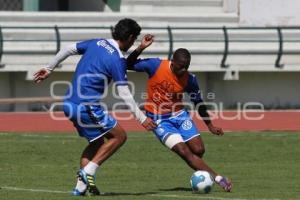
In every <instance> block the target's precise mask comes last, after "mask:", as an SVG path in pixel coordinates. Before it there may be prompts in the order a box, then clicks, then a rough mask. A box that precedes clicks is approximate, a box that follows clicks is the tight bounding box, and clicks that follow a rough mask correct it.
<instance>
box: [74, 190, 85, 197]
mask: <svg viewBox="0 0 300 200" xmlns="http://www.w3.org/2000/svg"><path fill="white" fill-rule="evenodd" d="M72 195H73V196H84V195H85V191H84V192H79V190H77V189H73V191H72Z"/></svg>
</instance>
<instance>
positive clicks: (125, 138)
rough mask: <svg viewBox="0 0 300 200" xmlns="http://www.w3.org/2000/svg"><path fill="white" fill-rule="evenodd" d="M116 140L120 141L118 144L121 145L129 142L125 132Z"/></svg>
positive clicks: (118, 135)
mask: <svg viewBox="0 0 300 200" xmlns="http://www.w3.org/2000/svg"><path fill="white" fill-rule="evenodd" d="M116 139H117V140H118V143H119V144H120V145H122V144H124V143H125V142H126V140H127V135H126V133H125V131H121V132H120V133H119V134H117V137H116Z"/></svg>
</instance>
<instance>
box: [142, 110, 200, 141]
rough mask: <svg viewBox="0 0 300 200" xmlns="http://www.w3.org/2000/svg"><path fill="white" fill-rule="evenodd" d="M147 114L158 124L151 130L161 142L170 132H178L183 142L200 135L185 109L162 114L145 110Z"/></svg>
mask: <svg viewBox="0 0 300 200" xmlns="http://www.w3.org/2000/svg"><path fill="white" fill-rule="evenodd" d="M147 116H148V117H150V118H152V119H153V120H154V121H155V122H156V124H157V125H158V126H157V128H156V129H155V130H154V131H153V132H154V134H155V135H156V137H157V138H158V139H159V140H160V141H161V142H162V143H163V144H164V143H165V141H166V139H167V138H168V137H169V136H170V135H172V134H179V135H180V136H181V137H182V139H183V141H184V142H187V141H189V140H190V139H192V138H194V137H196V136H198V135H200V134H199V131H198V129H197V127H196V125H195V124H194V122H193V120H192V119H191V117H190V115H189V113H188V112H187V111H185V110H181V111H179V112H176V113H170V114H164V115H155V114H152V113H149V112H147Z"/></svg>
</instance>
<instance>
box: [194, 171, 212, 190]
mask: <svg viewBox="0 0 300 200" xmlns="http://www.w3.org/2000/svg"><path fill="white" fill-rule="evenodd" d="M190 182H191V187H192V190H193V191H194V192H199V193H209V192H210V191H211V189H212V187H213V184H214V181H213V178H212V177H211V175H210V174H209V173H208V172H207V171H196V172H195V173H194V174H193V175H192V177H191V180H190Z"/></svg>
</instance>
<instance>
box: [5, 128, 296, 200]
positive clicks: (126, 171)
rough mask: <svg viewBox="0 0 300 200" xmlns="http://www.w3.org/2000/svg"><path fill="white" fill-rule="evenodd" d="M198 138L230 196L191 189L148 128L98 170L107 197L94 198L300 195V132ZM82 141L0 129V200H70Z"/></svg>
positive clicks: (187, 172)
mask: <svg viewBox="0 0 300 200" xmlns="http://www.w3.org/2000/svg"><path fill="white" fill-rule="evenodd" d="M202 137H203V139H204V141H205V144H206V154H205V160H206V161H207V163H208V164H209V165H210V166H211V167H213V168H214V169H216V171H218V172H220V173H221V174H224V175H226V176H228V177H230V178H231V179H232V180H233V184H234V187H233V192H232V193H225V192H223V191H222V190H221V189H220V188H219V187H218V186H216V185H215V187H214V188H213V191H212V192H211V193H210V194H207V195H201V194H193V193H192V192H191V191H190V187H189V178H190V176H191V174H192V170H191V169H190V168H189V167H188V166H187V165H186V164H185V163H184V162H183V161H182V160H181V159H180V158H178V157H177V156H176V155H175V154H174V153H172V152H170V151H169V150H168V149H167V148H165V147H163V146H162V145H161V144H160V143H159V142H158V140H157V139H156V138H155V137H154V136H153V135H152V134H151V133H130V134H129V136H128V141H127V143H126V144H125V145H124V146H123V147H122V148H121V150H120V151H118V152H117V153H116V154H115V155H114V156H113V157H112V158H111V159H109V160H108V161H107V162H105V163H104V165H103V166H101V169H100V170H99V171H98V173H97V185H98V186H99V187H100V189H101V191H102V192H105V193H106V194H105V195H104V196H100V197H94V199H104V200H105V199H122V200H126V199H128V200H129V199H130V200H134V199H142V200H148V199H154V200H156V199H157V200H161V199H219V200H222V199H223V198H224V199H228V200H229V199H233V200H234V199H236V200H238V199H239V200H240V199H245V200H248V199H256V200H262V199H282V200H287V199H300V189H299V186H300V174H299V168H300V148H299V147H300V146H299V144H300V134H299V133H285V132H264V133H228V134H227V135H225V136H223V137H217V136H213V135H211V134H207V133H203V134H202ZM85 145H86V141H85V140H84V139H82V138H79V137H77V135H76V134H75V133H74V134H46V135H45V134H0V187H1V189H0V199H1V200H16V199H20V200H21V199H22V200H27V199H28V200H43V199H45V200H46V199H47V200H48V199H51V200H56V199H64V200H67V199H76V198H74V197H71V196H70V194H69V193H68V191H71V189H72V188H73V186H74V184H75V173H76V171H77V170H78V160H79V156H80V153H81V150H82V149H83V148H84V147H85ZM13 188H16V189H17V190H13ZM21 189H25V190H21ZM27 189H33V190H34V191H29V190H27ZM47 191H56V192H47ZM59 191H62V192H63V193H59ZM220 198H221V199H220Z"/></svg>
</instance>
